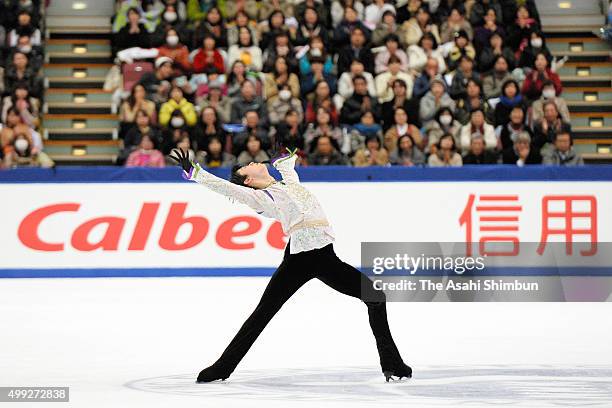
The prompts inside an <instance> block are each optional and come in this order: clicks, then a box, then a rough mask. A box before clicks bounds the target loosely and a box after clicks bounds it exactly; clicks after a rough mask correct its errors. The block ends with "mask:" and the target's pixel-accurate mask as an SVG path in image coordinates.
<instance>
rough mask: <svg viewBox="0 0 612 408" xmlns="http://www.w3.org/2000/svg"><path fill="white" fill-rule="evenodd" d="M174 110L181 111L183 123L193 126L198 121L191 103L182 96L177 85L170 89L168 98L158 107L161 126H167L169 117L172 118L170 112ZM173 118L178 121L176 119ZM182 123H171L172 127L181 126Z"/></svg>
mask: <svg viewBox="0 0 612 408" xmlns="http://www.w3.org/2000/svg"><path fill="white" fill-rule="evenodd" d="M176 110H178V111H180V112H181V114H182V117H183V118H184V122H185V123H184V124H185V125H187V126H194V125H195V124H196V122H197V121H198V115H197V113H196V111H195V108H194V106H193V104H192V103H191V102H189V101H188V100H187V99H185V97H184V96H183V91H182V90H181V88H179V87H178V86H175V87H173V88H172V89H171V90H170V99H169V100H168V102H166V103H164V104H163V105H162V106H161V108H160V109H159V124H160V125H161V126H168V124H169V122H170V119H171V118H172V113H173V112H174V111H176ZM174 120H175V121H178V119H174ZM182 125H183V124H181V125H180V126H176V125H175V124H173V126H174V127H181V126H182Z"/></svg>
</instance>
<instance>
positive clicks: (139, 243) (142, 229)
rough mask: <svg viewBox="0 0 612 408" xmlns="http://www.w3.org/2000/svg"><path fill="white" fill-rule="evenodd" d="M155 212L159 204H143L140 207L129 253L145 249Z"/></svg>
mask: <svg viewBox="0 0 612 408" xmlns="http://www.w3.org/2000/svg"><path fill="white" fill-rule="evenodd" d="M157 210H159V203H144V204H143V205H142V208H141V210H140V215H139V216H138V221H136V226H135V227H134V233H133V234H132V239H131V241H130V246H129V247H128V250H129V251H142V250H143V249H145V246H146V245H147V240H148V239H149V234H151V228H153V222H154V221H155V216H156V215H157Z"/></svg>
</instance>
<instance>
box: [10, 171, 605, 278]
mask: <svg viewBox="0 0 612 408" xmlns="http://www.w3.org/2000/svg"><path fill="white" fill-rule="evenodd" d="M297 171H298V173H299V175H300V178H301V180H302V181H304V182H311V183H312V182H326V183H333V182H338V183H346V182H349V183H350V182H355V183H364V182H365V183H367V182H429V183H432V182H434V183H435V182H466V183H467V182H477V183H479V182H482V183H483V186H484V185H488V186H491V187H494V186H492V185H491V183H496V182H515V183H516V184H514V185H516V187H517V188H521V189H523V190H524V189H525V186H527V185H529V184H530V183H525V184H522V183H520V182H529V181H530V182H538V181H539V182H543V181H545V182H553V183H554V182H564V181H568V182H571V181H573V182H581V181H585V182H587V181H590V182H611V181H612V165H600V166H583V167H571V168H570V167H552V166H528V167H523V168H518V167H516V166H501V165H497V166H465V167H461V168H405V167H367V168H351V167H346V166H327V167H302V168H298V169H297ZM211 172H212V173H214V174H216V175H218V176H220V177H224V178H225V177H227V176H228V173H229V170H228V169H214V170H211ZM180 175H181V172H180V170H179V169H177V168H164V169H146V168H121V167H108V166H92V167H62V166H60V167H57V168H55V169H37V168H20V169H14V170H3V171H0V184H5V185H7V186H8V185H11V187H12V186H13V185H14V186H16V185H19V184H23V185H27V184H40V185H41V187H40V188H41V189H42V188H43V186H42V185H44V184H47V186H44V187H45V188H47V189H49V188H53V186H50V184H56V183H58V184H59V183H64V184H91V183H94V184H95V183H106V184H117V187H119V186H120V185H121V184H122V183H123V184H126V183H144V184H146V183H157V184H163V183H188V182H187V181H185V180H183V179H182V178H181V176H180ZM277 177H278V176H277ZM574 184H577V183H574ZM578 184H579V183H578ZM422 185H425V184H422ZM464 185H467V184H464ZM107 187H109V188H111V186H107ZM123 188H130V187H127V186H123ZM370 188H372V186H370ZM597 189H598V191H599V193H598V194H604V195H605V194H609V193H606V191H608V192H609V191H612V188H611V189H608V188H607V185H600V186H598V187H597ZM436 190H437V189H436ZM474 192H477V191H474ZM22 194H26V195H24V196H22V197H27V192H22ZM530 194H532V193H530ZM606 196H607V195H606ZM3 199H5V200H6V197H3ZM3 199H0V209H2V208H3ZM163 200H164V199H163V198H160V201H163ZM606 200H607V199H606ZM37 201H38V200H37ZM41 201H42V202H44V199H42V200H41ZM605 202H609V201H602V203H605ZM453 204H456V207H457V208H456V209H454V210H453V211H455V212H456V213H457V216H458V215H459V214H460V211H461V209H462V208H463V206H464V205H465V204H464V202H463V201H462V202H457V203H453ZM604 205H605V207H603V208H602V209H601V210H603V211H607V210H608V209H607V208H606V207H608V205H606V204H604ZM603 211H602V212H603ZM232 214H233V213H232ZM119 215H121V214H119ZM527 215H529V214H527ZM226 218H227V216H226V215H224V216H223V219H224V220H225V219H226ZM345 224H346V223H345ZM347 225H348V224H347ZM345 227H346V225H345ZM601 227H604V225H602V226H601ZM454 228H459V227H458V226H454ZM361 240H363V237H361ZM357 244H358V243H355V245H353V247H356V245H357ZM5 249H6V248H5ZM157 252H159V250H158V249H157ZM157 252H156V254H157ZM355 263H356V262H355ZM196 264H197V263H196ZM255 265H266V263H265V262H264V263H262V262H261V259H259V260H258V261H256V263H255ZM15 266H16V265H11V266H9V265H8V264H5V265H4V267H3V266H2V265H1V264H0V278H45V277H57V278H79V277H170V276H176V277H190V276H193V277H196V276H207V277H231V276H243V277H244V276H247V277H248V276H252V277H257V276H270V275H271V274H272V273H273V272H274V270H275V268H274V267H271V265H270V266H262V267H234V266H231V265H230V266H216V267H195V268H194V267H182V268H169V267H149V266H148V265H143V266H142V267H126V268H124V267H114V266H108V267H104V266H102V267H99V268H74V267H71V266H68V265H66V267H62V266H59V265H58V266H56V267H54V268H48V267H42V268H33V267H31V266H30V267H28V268H18V269H17V268H15ZM501 273H502V271H496V274H498V275H499V274H501ZM531 273H533V274H537V275H539V276H542V275H544V276H546V275H548V276H551V275H558V276H578V275H581V274H582V273H580V272H579V271H572V270H570V269H564V270H562V271H560V270H558V269H556V268H548V270H544V269H542V270H538V271H534V270H533V269H532V270H531ZM503 274H505V275H507V276H524V275H525V270H524V269H522V270H510V269H508V270H506V271H504V272H503ZM589 275H596V276H612V269H611V270H600V271H594V270H592V269H591V270H590V271H589Z"/></svg>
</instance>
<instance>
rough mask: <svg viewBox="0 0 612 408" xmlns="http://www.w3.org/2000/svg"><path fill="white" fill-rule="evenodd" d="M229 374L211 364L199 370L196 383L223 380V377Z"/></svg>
mask: <svg viewBox="0 0 612 408" xmlns="http://www.w3.org/2000/svg"><path fill="white" fill-rule="evenodd" d="M229 376H230V374H229V373H227V372H226V371H225V370H222V369H220V368H219V367H218V366H216V365H215V364H213V365H211V366H210V367H208V368H205V369H203V370H202V371H200V374H198V379H197V380H196V382H197V383H207V382H213V381H216V380H221V381H225V379H226V378H228V377H229Z"/></svg>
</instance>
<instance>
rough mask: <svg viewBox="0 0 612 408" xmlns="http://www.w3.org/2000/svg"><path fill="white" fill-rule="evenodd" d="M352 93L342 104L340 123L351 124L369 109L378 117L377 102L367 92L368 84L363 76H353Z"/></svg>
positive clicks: (357, 120)
mask: <svg viewBox="0 0 612 408" xmlns="http://www.w3.org/2000/svg"><path fill="white" fill-rule="evenodd" d="M353 87H354V89H355V91H354V92H353V95H352V96H351V97H350V98H349V99H347V100H346V101H345V102H344V104H343V105H342V110H341V111H340V123H344V124H347V125H353V124H355V123H357V122H359V120H360V119H361V115H362V114H363V113H364V112H367V111H371V112H372V113H374V116H375V117H378V104H377V102H376V98H373V97H372V96H370V95H369V94H368V85H367V82H366V80H365V78H364V77H363V76H356V77H355V78H353Z"/></svg>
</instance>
